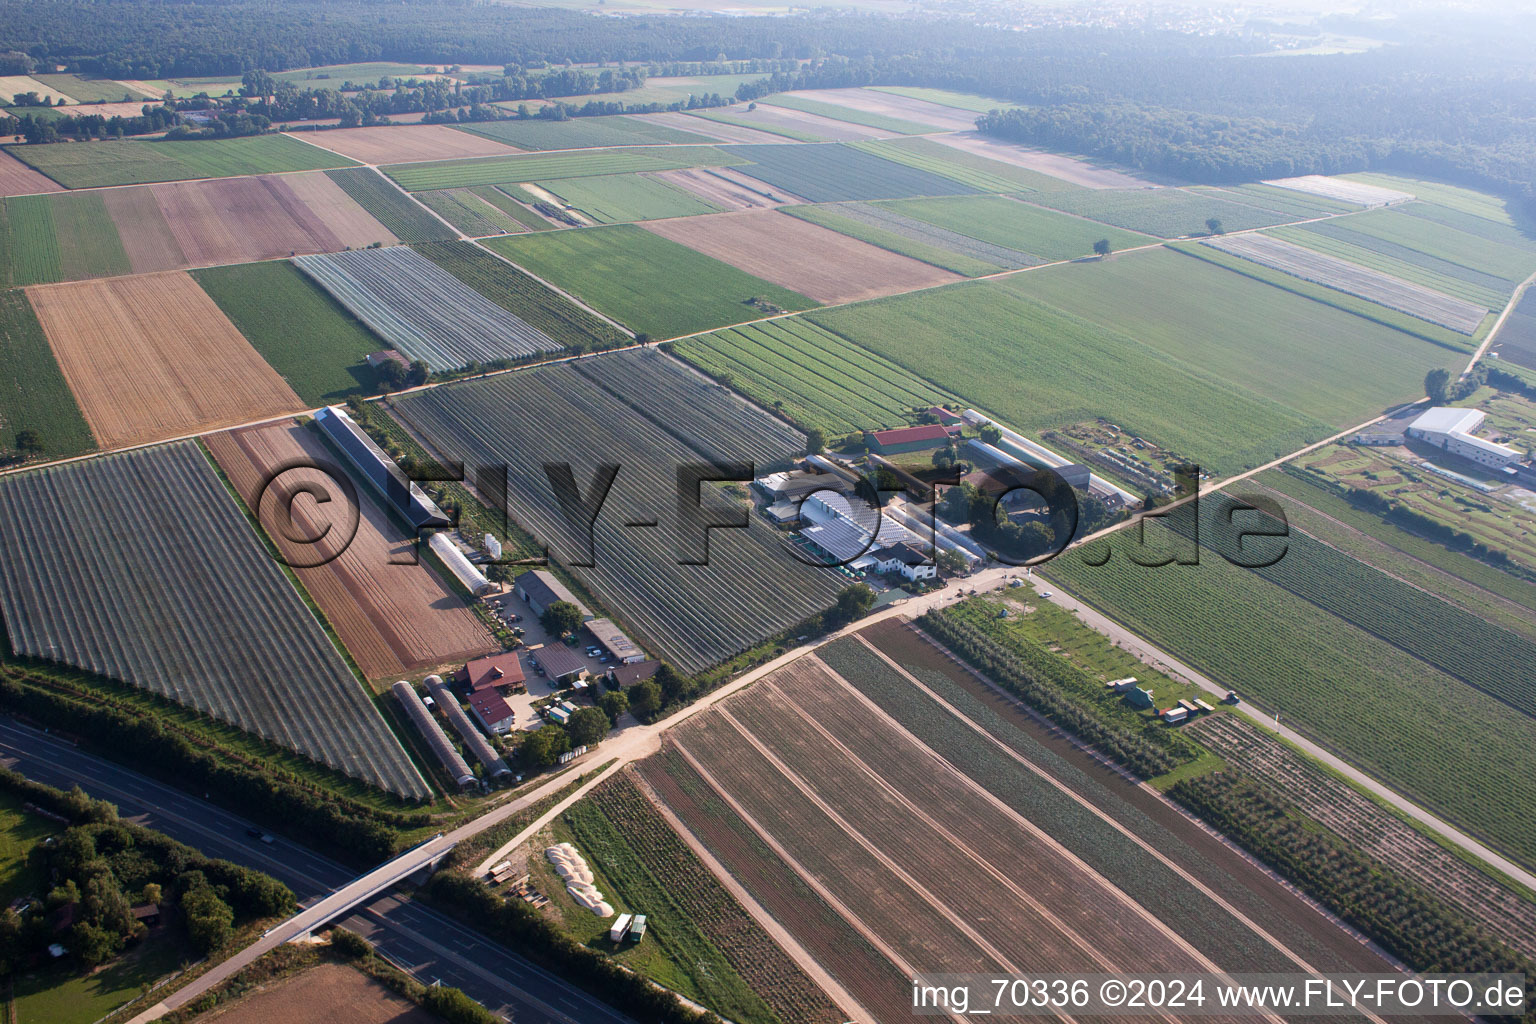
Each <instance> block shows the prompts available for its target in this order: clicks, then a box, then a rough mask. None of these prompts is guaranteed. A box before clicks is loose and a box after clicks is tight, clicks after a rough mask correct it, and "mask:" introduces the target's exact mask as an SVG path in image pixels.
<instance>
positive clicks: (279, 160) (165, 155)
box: [5, 135, 355, 188]
mask: <svg viewBox="0 0 1536 1024" xmlns="http://www.w3.org/2000/svg"><path fill="white" fill-rule="evenodd" d="M5 149H6V151H7V152H9V153H10V154H11V155H12V156H14V157H16V158H17V159H18V160H21V161H23V162H24V163H27V164H30V165H31V166H33V167H35V168H37V169H38V170H39V171H42V172H43V173H44V174H46V175H48V177H50V178H52V179H53V180H54V181H57V182H58V183H59V184H60V185H63V186H64V187H65V188H95V187H98V186H102V185H138V184H144V183H147V182H155V181H182V180H185V179H190V178H228V177H232V176H234V175H240V174H275V173H278V172H282V171H317V170H323V169H325V168H328V167H350V166H352V165H353V164H354V163H355V161H353V160H348V159H347V158H346V157H344V156H337V155H336V154H335V153H331V152H329V151H327V150H323V149H320V148H319V147H318V146H311V145H310V144H309V143H307V142H300V141H299V140H298V139H293V138H289V137H288V136H286V135H252V136H248V137H245V138H236V139H186V140H182V141H178V142H165V141H160V142H144V141H140V140H137V139H119V140H114V141H107V142H84V143H80V142H56V143H52V144H49V145H31V146H6V147H5Z"/></svg>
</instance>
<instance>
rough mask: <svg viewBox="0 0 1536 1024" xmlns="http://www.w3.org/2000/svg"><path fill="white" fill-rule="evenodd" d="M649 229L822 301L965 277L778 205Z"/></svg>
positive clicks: (656, 223) (904, 289) (666, 222)
mask: <svg viewBox="0 0 1536 1024" xmlns="http://www.w3.org/2000/svg"><path fill="white" fill-rule="evenodd" d="M644 227H645V229H646V230H647V231H652V232H655V233H656V234H658V235H661V236H662V237H663V238H668V239H671V240H672V241H674V242H679V243H681V244H683V245H686V246H688V247H689V248H691V249H693V250H695V251H697V252H702V253H704V254H705V255H706V256H713V257H714V258H715V259H717V260H720V261H722V262H724V263H729V264H731V265H732V266H734V267H737V268H738V269H740V270H744V271H746V272H747V273H749V274H754V275H756V276H758V277H761V278H763V279H764V280H766V281H772V282H773V283H774V284H777V285H780V286H782V287H784V288H788V289H790V290H791V291H795V292H799V293H800V294H801V295H805V296H808V297H810V298H812V299H815V300H816V301H817V302H820V303H824V304H826V303H840V302H856V301H858V300H860V299H872V298H877V297H879V296H882V295H893V294H896V293H897V292H908V291H913V290H915V289H918V288H929V287H932V286H934V285H938V284H946V283H948V282H951V281H958V280H960V279H961V278H960V277H959V275H957V274H952V273H950V272H949V271H947V270H941V269H939V268H938V267H935V266H932V265H931V264H928V263H922V262H919V261H918V260H915V259H911V258H910V257H907V256H901V255H898V254H897V253H894V252H890V251H888V250H885V249H879V248H876V247H875V246H873V245H869V244H867V243H865V242H861V241H859V240H858V239H856V238H850V237H849V236H847V235H842V234H839V233H837V232H836V231H831V230H828V229H827V228H823V227H819V226H818V225H815V224H812V223H810V222H808V221H804V220H800V219H798V218H794V217H788V216H784V215H783V214H780V213H779V212H778V211H776V210H750V211H743V212H739V213H722V214H715V215H711V216H704V217H688V218H680V219H677V220H662V221H653V222H651V223H648V224H646V225H644Z"/></svg>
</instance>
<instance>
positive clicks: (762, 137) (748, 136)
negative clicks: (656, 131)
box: [630, 110, 784, 144]
mask: <svg viewBox="0 0 1536 1024" xmlns="http://www.w3.org/2000/svg"><path fill="white" fill-rule="evenodd" d="M705 112H706V111H703V110H700V111H694V112H690V113H684V112H682V111H664V112H662V113H659V114H632V115H630V117H631V119H632V120H636V121H648V122H650V123H651V124H659V125H664V126H666V127H668V128H678V129H681V130H682V131H685V132H691V133H693V134H696V135H704V136H707V137H709V138H711V139H714V140H716V141H719V142H752V143H756V142H765V143H769V144H773V143H778V142H783V141H784V137H783V136H781V135H773V134H770V133H769V132H765V131H760V130H758V129H756V128H747V127H745V126H743V125H739V124H732V123H730V122H728V121H722V120H707V119H705V118H703V117H697V116H695V114H702V113H705Z"/></svg>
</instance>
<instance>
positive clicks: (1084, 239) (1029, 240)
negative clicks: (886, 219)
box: [881, 196, 1156, 263]
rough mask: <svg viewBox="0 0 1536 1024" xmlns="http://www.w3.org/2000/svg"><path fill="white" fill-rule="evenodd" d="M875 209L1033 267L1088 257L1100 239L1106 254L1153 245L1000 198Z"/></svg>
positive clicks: (913, 202)
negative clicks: (1014, 254) (1000, 249)
mask: <svg viewBox="0 0 1536 1024" xmlns="http://www.w3.org/2000/svg"><path fill="white" fill-rule="evenodd" d="M881 209H884V210H889V211H891V212H893V213H897V214H901V215H902V216H905V217H912V218H914V219H916V220H921V221H926V222H928V223H929V224H932V225H935V226H936V227H939V228H942V229H944V230H946V231H953V232H956V233H957V234H960V235H964V236H967V237H970V238H974V239H976V240H977V241H979V242H984V243H987V244H990V245H1000V246H1004V247H1006V248H1009V249H1016V250H1018V251H1020V252H1022V253H1025V254H1026V255H1028V256H1030V257H1032V260H1031V262H1034V263H1053V262H1055V261H1057V260H1071V259H1077V258H1079V257H1082V256H1089V255H1092V253H1093V243H1094V242H1096V241H1098V240H1099V239H1101V238H1102V239H1106V240H1107V241H1108V242H1109V245H1110V249H1111V250H1112V251H1114V252H1119V251H1120V250H1122V249H1134V248H1136V247H1137V246H1144V245H1154V244H1156V240H1155V239H1152V238H1148V237H1147V236H1145V235H1138V234H1133V233H1132V232H1130V231H1120V230H1117V229H1115V228H1105V227H1101V226H1100V225H1097V224H1089V223H1087V222H1086V221H1083V220H1080V219H1078V218H1076V217H1068V216H1067V215H1066V214H1062V213H1056V212H1055V211H1053V210H1042V209H1040V208H1039V207H1038V206H1030V205H1029V204H1027V203H1021V202H1019V201H1017V200H1014V199H1007V198H1004V197H1002V196H960V197H957V198H954V199H912V200H906V201H904V202H895V203H885V204H882V206H881Z"/></svg>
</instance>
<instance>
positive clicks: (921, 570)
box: [870, 544, 939, 581]
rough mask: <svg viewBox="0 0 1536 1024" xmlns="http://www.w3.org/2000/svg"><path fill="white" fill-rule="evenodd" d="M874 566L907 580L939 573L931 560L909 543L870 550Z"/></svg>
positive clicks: (932, 576)
mask: <svg viewBox="0 0 1536 1024" xmlns="http://www.w3.org/2000/svg"><path fill="white" fill-rule="evenodd" d="M870 554H871V555H872V556H873V557H874V559H875V568H876V569H877V570H879V571H880V572H883V573H896V574H898V575H900V576H902V577H904V578H906V579H909V580H913V581H916V580H931V579H933V578H934V577H936V576H938V574H939V567H938V566H936V565H934V564H933V560H932V559H930V558H929V557H928V556H927V555H925V554H923V553H922V552H921V551H919V550H917V549H916V548H914V547H912V545H910V544H892V545H891V546H889V547H883V548H877V549H876V550H874V551H872V552H870Z"/></svg>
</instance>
